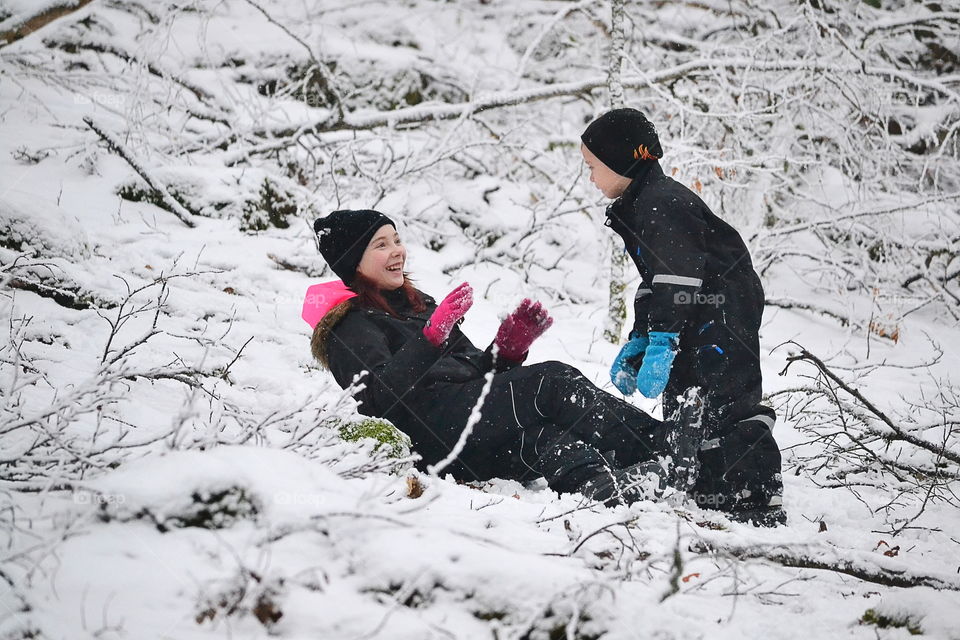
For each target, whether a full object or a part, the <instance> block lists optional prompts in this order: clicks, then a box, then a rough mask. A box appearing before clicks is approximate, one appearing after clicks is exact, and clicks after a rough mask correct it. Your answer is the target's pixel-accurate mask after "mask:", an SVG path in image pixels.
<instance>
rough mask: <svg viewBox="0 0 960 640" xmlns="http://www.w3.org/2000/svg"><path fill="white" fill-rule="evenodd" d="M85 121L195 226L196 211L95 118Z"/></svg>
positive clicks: (177, 214) (170, 205) (173, 211)
mask: <svg viewBox="0 0 960 640" xmlns="http://www.w3.org/2000/svg"><path fill="white" fill-rule="evenodd" d="M83 121H84V123H86V125H87V126H88V127H90V128H91V129H93V131H94V133H96V134H97V135H98V136H100V139H101V140H103V141H104V142H105V143H106V144H107V147H108V148H109V149H110V150H111V151H113V152H114V153H116V154H117V155H118V156H120V157H121V158H123V159H124V160H125V161H126V163H127V164H128V165H130V168H131V169H133V170H134V171H136V172H137V175H139V176H140V177H141V178H142V179H143V181H144V182H146V183H147V185H149V186H150V188H151V189H153V190H154V191H156V192H157V193H159V194H160V197H161V198H162V199H163V203H164V204H165V205H167V207H169V210H170V211H171V212H172V213H173V215H175V216H177V217H178V218H180V221H181V222H183V224H185V225H187V226H188V227H195V226H197V224H196V223H195V222H194V221H193V216H195V215H197V213H196V212H195V211H190V210H188V209H187V208H186V206H185V205H183V204H181V203H180V201H178V200H177V199H176V198H174V197H173V196H171V195H170V192H169V191H167V188H166V187H165V186H164V185H163V183H162V182H160V181H159V180H157V179H156V178H154V177H152V176H151V175H150V173H149V172H147V170H146V169H144V168H143V166H142V165H141V164H140V163H139V162H137V160H136V159H135V158H134V157H133V155H132V154H131V153H130V152H129V151H127V150H126V149H125V148H124V147H123V145H122V144H121V143H120V141H119V140H117V139H116V138H114V137H113V136H112V135H111V134H109V133H107V132H106V130H104V129H103V128H102V127H100V126H99V125H97V124H94V122H93V119H92V118H90V117H85V118H84V119H83Z"/></svg>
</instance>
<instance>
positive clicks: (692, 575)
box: [680, 573, 700, 582]
mask: <svg viewBox="0 0 960 640" xmlns="http://www.w3.org/2000/svg"><path fill="white" fill-rule="evenodd" d="M699 577H700V574H699V573H691V574H689V575H685V576H683V577H682V578H680V579H681V580H683V581H684V582H690V580H691V579H693V578H699Z"/></svg>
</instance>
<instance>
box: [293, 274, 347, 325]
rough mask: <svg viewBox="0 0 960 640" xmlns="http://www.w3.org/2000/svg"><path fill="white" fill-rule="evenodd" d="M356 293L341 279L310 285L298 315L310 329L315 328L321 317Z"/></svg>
mask: <svg viewBox="0 0 960 640" xmlns="http://www.w3.org/2000/svg"><path fill="white" fill-rule="evenodd" d="M356 295H357V294H355V293H354V292H353V291H351V290H350V289H348V288H347V285H345V284H343V281H342V280H332V281H330V282H322V283H320V284H315V285H312V286H311V287H310V288H308V289H307V293H306V295H305V296H304V298H303V311H302V312H301V314H300V317H301V318H303V319H304V321H305V322H306V323H307V324H309V325H310V328H311V329H316V327H317V325H318V324H319V323H320V321H321V320H323V317H324V316H325V315H327V314H328V313H330V311H331V310H332V309H333V308H334V307H336V306H337V305H339V304H340V303H342V302H346V301H347V300H349V299H350V298H354V297H356Z"/></svg>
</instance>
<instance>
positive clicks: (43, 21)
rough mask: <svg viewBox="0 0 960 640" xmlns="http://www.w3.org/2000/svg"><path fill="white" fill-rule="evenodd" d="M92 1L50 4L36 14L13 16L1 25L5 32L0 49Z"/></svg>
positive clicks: (82, 0) (1, 32)
mask: <svg viewBox="0 0 960 640" xmlns="http://www.w3.org/2000/svg"><path fill="white" fill-rule="evenodd" d="M90 1H91V0H62V1H61V2H58V3H56V4H48V5H47V6H45V7H43V8H42V9H39V10H35V11H34V13H29V14H21V15H19V16H13V17H11V18H8V19H7V20H4V21H3V23H0V27H3V28H4V30H3V31H0V48H3V47H6V46H7V45H10V44H13V43H14V42H16V41H17V40H21V39H23V38H26V37H27V36H28V35H30V34H31V33H34V32H36V31H39V30H40V29H42V28H43V27H45V26H47V25H48V24H50V23H51V22H53V21H54V20H57V19H58V18H62V17H63V16H66V15H70V14H71V13H73V12H75V11H77V10H79V9H82V8H83V7H85V6H86V5H88V4H90Z"/></svg>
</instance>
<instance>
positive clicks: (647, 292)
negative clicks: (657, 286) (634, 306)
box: [633, 289, 653, 300]
mask: <svg viewBox="0 0 960 640" xmlns="http://www.w3.org/2000/svg"><path fill="white" fill-rule="evenodd" d="M651 293H653V289H637V295H635V296H634V297H633V299H634V300H639V299H640V298H643V297H644V296H648V295H650V294H651Z"/></svg>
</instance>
